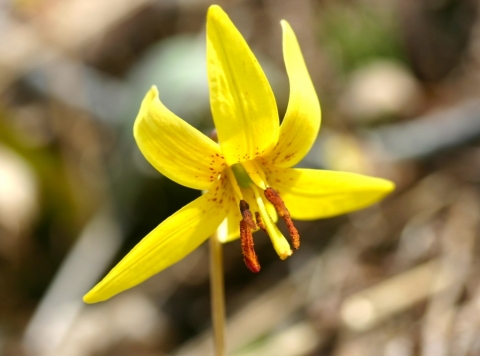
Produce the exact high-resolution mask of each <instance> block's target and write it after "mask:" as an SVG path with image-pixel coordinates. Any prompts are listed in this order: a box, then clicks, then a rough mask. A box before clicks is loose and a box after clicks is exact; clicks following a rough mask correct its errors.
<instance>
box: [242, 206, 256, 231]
mask: <svg viewBox="0 0 480 356" xmlns="http://www.w3.org/2000/svg"><path fill="white" fill-rule="evenodd" d="M240 213H242V217H243V220H245V222H246V223H247V224H248V226H250V228H251V229H254V230H255V229H256V228H257V225H256V224H255V221H254V220H253V216H252V212H251V211H250V206H249V205H248V203H247V202H246V201H245V200H240Z"/></svg>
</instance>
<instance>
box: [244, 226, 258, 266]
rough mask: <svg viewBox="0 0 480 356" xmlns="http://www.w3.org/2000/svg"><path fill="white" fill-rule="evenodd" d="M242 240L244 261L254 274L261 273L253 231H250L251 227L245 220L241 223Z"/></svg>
mask: <svg viewBox="0 0 480 356" xmlns="http://www.w3.org/2000/svg"><path fill="white" fill-rule="evenodd" d="M240 240H241V243H242V253H243V260H244V261H245V264H246V265H247V267H248V269H249V270H250V271H252V272H253V273H258V272H260V263H259V262H258V258H257V254H256V253H255V249H254V248H253V236H252V230H250V226H249V225H248V223H247V222H246V221H245V219H242V220H241V221H240Z"/></svg>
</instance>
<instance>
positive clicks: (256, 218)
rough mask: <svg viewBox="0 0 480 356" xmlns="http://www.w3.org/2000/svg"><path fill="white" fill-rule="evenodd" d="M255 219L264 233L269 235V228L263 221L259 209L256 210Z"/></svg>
mask: <svg viewBox="0 0 480 356" xmlns="http://www.w3.org/2000/svg"><path fill="white" fill-rule="evenodd" d="M255 220H256V222H257V225H258V227H259V228H260V229H262V230H263V232H264V233H266V234H267V235H268V232H267V228H266V227H265V224H264V223H263V219H262V216H261V215H260V213H259V212H258V211H256V212H255Z"/></svg>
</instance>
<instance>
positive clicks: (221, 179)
mask: <svg viewBox="0 0 480 356" xmlns="http://www.w3.org/2000/svg"><path fill="white" fill-rule="evenodd" d="M281 25H282V29H283V56H284V60H285V65H286V69H287V74H288V78H289V81H290V98H289V103H288V108H287V112H286V114H285V118H284V119H283V122H282V124H281V125H279V118H278V112H277V106H276V102H275V98H274V96H273V92H272V89H271V88H270V85H269V83H268V81H267V78H266V77H265V74H264V73H263V71H262V68H261V67H260V65H259V64H258V61H257V59H256V58H255V56H254V55H253V53H252V52H251V50H250V48H249V47H248V45H247V43H246V42H245V40H244V39H243V37H242V36H241V34H240V33H239V32H238V30H237V29H236V28H235V26H234V25H233V24H232V22H231V21H230V19H229V18H228V16H227V15H226V14H225V13H224V12H223V10H222V9H221V8H220V7H219V6H215V5H214V6H211V7H210V9H209V11H208V16H207V71H208V83H209V87H210V103H211V109H212V113H213V119H214V122H215V127H216V130H217V134H218V142H219V143H216V142H214V141H213V140H212V139H210V138H208V137H207V136H205V135H203V134H202V133H201V132H199V131H198V130H196V129H195V128H193V127H192V126H190V125H189V124H188V123H186V122H185V121H183V120H181V119H180V118H178V117H177V116H176V115H175V114H173V113H172V112H171V111H169V110H168V109H167V108H166V107H165V106H164V105H163V104H162V103H161V102H160V100H159V98H158V92H157V89H156V88H155V87H152V88H151V89H150V91H149V92H148V93H147V95H146V97H145V99H144V100H143V102H142V105H141V108H140V112H139V114H138V116H137V118H136V121H135V125H134V136H135V139H136V141H137V143H138V146H139V148H140V150H141V151H142V153H143V154H144V155H145V157H146V159H147V160H148V161H149V162H150V163H151V164H152V165H153V166H154V167H155V168H156V169H158V170H159V171H160V172H161V173H162V174H164V175H165V176H167V177H168V178H170V179H172V180H174V181H175V182H177V183H179V184H182V185H184V186H186V187H190V188H193V189H198V190H204V191H206V193H205V194H204V195H202V196H201V197H200V198H198V199H196V200H194V201H193V202H191V203H190V204H188V205H187V206H185V207H183V208H182V209H180V210H179V211H178V212H176V213H175V214H173V215H172V216H170V217H169V218H168V219H166V220H165V221H164V222H162V223H161V224H160V225H159V226H158V227H157V228H155V229H154V230H153V231H152V232H150V233H149V234H148V235H147V236H146V237H145V238H144V239H143V240H142V241H141V242H140V243H139V244H138V245H137V246H135V248H134V249H133V250H132V251H130V253H129V254H128V255H127V256H125V257H124V258H123V260H122V261H120V262H119V263H118V265H117V266H116V267H114V268H113V269H112V270H111V271H110V273H109V274H108V275H107V276H106V277H105V278H104V279H103V280H102V281H101V282H99V283H98V284H97V285H96V286H95V287H94V288H93V289H92V290H91V291H90V292H88V293H87V294H86V295H85V297H84V301H85V302H87V303H95V302H99V301H103V300H106V299H108V298H110V297H112V296H114V295H115V294H117V293H120V292H122V291H124V290H126V289H129V288H131V287H133V286H135V285H137V284H139V283H141V282H143V281H145V280H146V279H147V278H149V277H151V276H153V275H154V274H156V273H158V272H160V271H162V270H164V269H165V268H167V267H169V266H171V265H172V264H174V263H176V262H177V261H179V260H181V259H182V258H184V257H185V256H186V255H188V254H189V253H190V252H192V251H193V250H194V249H196V248H197V247H198V246H199V245H200V244H201V243H203V242H204V241H205V240H206V239H207V238H208V237H210V236H212V235H213V234H214V233H215V231H216V230H217V228H218V227H219V226H220V225H221V224H222V227H224V228H223V229H219V231H223V232H220V233H219V234H218V238H219V239H220V241H222V242H227V241H231V240H233V239H235V238H238V237H239V235H241V242H242V252H243V256H244V260H245V263H246V264H247V267H248V268H250V269H251V270H252V271H254V272H257V271H259V269H260V264H259V263H258V260H257V256H256V255H255V251H254V249H253V238H252V231H254V230H256V229H257V228H261V229H262V230H264V231H265V232H266V233H267V234H268V236H269V237H270V239H271V241H272V244H273V247H274V248H275V250H276V252H277V254H278V255H279V256H280V258H282V259H284V258H286V257H288V256H290V255H291V254H292V250H291V247H290V244H289V242H288V241H287V240H286V239H285V237H284V236H283V235H282V233H281V232H280V230H279V229H278V228H277V225H276V221H277V216H280V217H281V218H282V219H283V220H285V222H286V224H287V228H288V231H289V234H290V236H291V240H292V246H293V247H294V248H295V249H296V248H298V247H299V245H300V237H299V235H298V232H297V230H296V229H295V226H294V225H293V223H292V220H291V218H293V219H300V220H312V219H317V218H323V217H330V216H334V215H339V214H343V213H346V212H350V211H353V210H356V209H360V208H363V207H366V206H368V205H370V204H373V203H375V202H377V201H379V200H380V199H381V198H383V197H384V196H385V195H386V194H388V193H389V192H391V191H392V190H393V189H394V185H393V183H391V182H389V181H387V180H383V179H380V178H371V177H366V176H362V175H358V174H353V173H344V172H332V171H322V170H312V169H292V168H289V167H291V166H293V165H295V164H297V163H298V162H299V161H300V160H301V159H302V158H303V157H304V156H305V155H306V153H307V152H308V151H309V150H310V148H311V147H312V144H313V143H314V141H315V139H316V137H317V134H318V130H319V128H320V105H319V102H318V98H317V95H316V93H315V89H314V87H313V84H312V82H311V80H310V76H309V74H308V71H307V68H306V66H305V63H304V60H303V57H302V53H301V51H300V48H299V45H298V43H297V39H296V37H295V34H294V33H293V31H292V29H291V27H290V25H289V24H288V23H287V22H286V21H282V22H281ZM185 105H188V103H185ZM222 222H223V223H222Z"/></svg>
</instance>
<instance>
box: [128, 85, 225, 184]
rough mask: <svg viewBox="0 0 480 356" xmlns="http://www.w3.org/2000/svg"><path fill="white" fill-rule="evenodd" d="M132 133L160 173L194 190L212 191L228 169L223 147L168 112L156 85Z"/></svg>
mask: <svg viewBox="0 0 480 356" xmlns="http://www.w3.org/2000/svg"><path fill="white" fill-rule="evenodd" d="M133 134H134V136H135V139H136V141H137V144H138V147H139V148H140V151H142V153H143V155H144V156H145V158H146V159H147V160H148V161H149V162H150V163H151V164H152V165H153V166H154V167H155V168H156V169H157V170H158V171H160V173H162V174H163V175H165V176H166V177H168V178H170V179H171V180H173V181H175V182H177V183H179V184H182V185H184V186H186V187H189V188H193V189H209V188H210V187H211V186H212V185H213V183H214V182H215V181H216V179H217V177H218V175H219V174H220V173H221V172H222V171H223V169H224V167H225V164H226V163H225V160H224V159H223V157H222V152H221V150H220V146H219V145H218V144H217V143H216V142H214V141H212V140H211V139H210V138H208V137H207V136H205V135H204V134H202V133H201V132H200V131H198V130H197V129H195V128H194V127H193V126H191V125H190V124H188V123H187V122H185V121H183V120H182V119H180V118H179V117H178V116H176V115H175V114H173V113H172V112H171V111H170V110H168V109H167V108H166V107H165V106H164V105H163V104H162V103H161V102H160V100H159V98H158V90H157V88H156V87H155V86H153V87H152V88H151V89H150V91H149V92H148V93H147V95H146V96H145V99H143V102H142V105H141V107H140V112H139V113H138V116H137V118H136V120H135V125H134V128H133Z"/></svg>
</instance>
